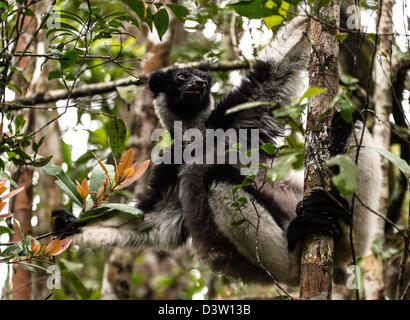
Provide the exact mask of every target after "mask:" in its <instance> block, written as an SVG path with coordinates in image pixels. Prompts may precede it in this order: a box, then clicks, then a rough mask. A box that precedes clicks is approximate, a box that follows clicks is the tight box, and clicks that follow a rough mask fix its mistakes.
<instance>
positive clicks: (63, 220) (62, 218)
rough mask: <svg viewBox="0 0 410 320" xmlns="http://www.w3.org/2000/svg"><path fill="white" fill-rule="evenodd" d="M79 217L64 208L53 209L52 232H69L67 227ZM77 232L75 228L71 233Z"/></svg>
mask: <svg viewBox="0 0 410 320" xmlns="http://www.w3.org/2000/svg"><path fill="white" fill-rule="evenodd" d="M76 220H77V219H76V218H75V217H74V216H73V215H71V214H69V213H68V212H66V211H64V210H53V211H52V212H51V231H52V232H58V231H61V232H64V233H67V232H68V230H66V229H67V227H68V225H70V224H71V223H73V222H75V221H76ZM72 232H75V230H70V231H69V233H72Z"/></svg>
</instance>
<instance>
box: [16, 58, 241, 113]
mask: <svg viewBox="0 0 410 320" xmlns="http://www.w3.org/2000/svg"><path fill="white" fill-rule="evenodd" d="M176 66H178V67H194V68H197V69H200V70H203V71H230V70H237V69H246V68H248V67H249V64H248V63H247V62H245V61H241V60H238V61H225V62H218V63H208V62H205V63H204V62H202V63H197V62H196V63H184V64H178V65H176ZM168 68H169V67H168ZM168 68H166V69H168ZM148 79H149V74H147V75H142V76H139V77H138V76H137V77H136V78H135V77H128V78H124V79H120V80H116V81H110V82H105V83H95V84H86V85H83V86H81V87H78V88H75V89H73V90H72V91H71V94H70V93H69V92H67V90H65V89H61V90H53V91H49V92H45V93H37V94H35V95H31V96H27V97H24V98H21V99H16V100H15V101H14V102H8V103H9V104H12V105H25V106H34V105H37V104H46V103H51V102H56V101H58V100H64V99H67V98H68V97H70V99H74V98H81V97H87V96H92V95H96V94H103V93H107V92H112V91H115V90H116V88H117V87H126V86H131V85H134V86H140V85H144V84H146V83H147V82H148Z"/></svg>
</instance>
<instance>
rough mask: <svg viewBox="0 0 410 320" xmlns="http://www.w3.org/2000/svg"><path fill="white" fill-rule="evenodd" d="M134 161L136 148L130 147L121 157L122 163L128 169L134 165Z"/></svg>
mask: <svg viewBox="0 0 410 320" xmlns="http://www.w3.org/2000/svg"><path fill="white" fill-rule="evenodd" d="M133 161H134V149H129V150H128V151H127V152H126V153H125V154H124V156H123V157H122V159H121V162H120V164H121V163H123V164H124V169H127V168H129V167H131V166H132V162H133Z"/></svg>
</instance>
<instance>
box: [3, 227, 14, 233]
mask: <svg viewBox="0 0 410 320" xmlns="http://www.w3.org/2000/svg"><path fill="white" fill-rule="evenodd" d="M4 233H8V234H9V235H13V234H14V231H13V230H11V229H10V228H8V227H5V226H0V235H1V234H4Z"/></svg>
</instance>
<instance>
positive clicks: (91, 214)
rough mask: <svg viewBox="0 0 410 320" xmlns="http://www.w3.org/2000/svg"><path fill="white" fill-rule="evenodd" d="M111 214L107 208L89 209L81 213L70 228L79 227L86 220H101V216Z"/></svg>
mask: <svg viewBox="0 0 410 320" xmlns="http://www.w3.org/2000/svg"><path fill="white" fill-rule="evenodd" d="M109 213H112V212H111V211H110V210H109V209H108V208H102V207H101V206H100V207H98V208H94V209H90V210H87V211H85V212H83V213H82V214H81V215H80V216H79V218H78V219H77V220H76V221H75V222H73V223H72V224H71V226H76V225H81V224H83V223H84V222H86V221H88V220H94V219H96V218H101V217H102V216H104V215H106V214H109Z"/></svg>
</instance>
